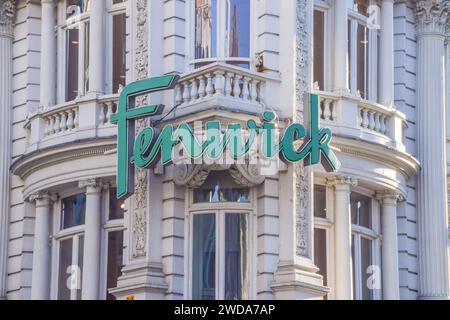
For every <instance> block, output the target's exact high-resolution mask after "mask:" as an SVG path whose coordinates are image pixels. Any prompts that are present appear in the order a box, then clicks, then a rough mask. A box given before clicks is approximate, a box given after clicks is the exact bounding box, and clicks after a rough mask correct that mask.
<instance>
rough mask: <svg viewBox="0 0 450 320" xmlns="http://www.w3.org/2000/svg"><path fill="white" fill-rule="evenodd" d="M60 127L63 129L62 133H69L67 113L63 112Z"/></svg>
mask: <svg viewBox="0 0 450 320" xmlns="http://www.w3.org/2000/svg"><path fill="white" fill-rule="evenodd" d="M60 127H61V132H65V131H67V115H66V112H65V111H63V112H61V124H60Z"/></svg>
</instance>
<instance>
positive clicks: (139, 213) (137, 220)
mask: <svg viewBox="0 0 450 320" xmlns="http://www.w3.org/2000/svg"><path fill="white" fill-rule="evenodd" d="M147 5H148V2H147V1H146V0H136V46H135V61H134V64H135V67H134V69H135V74H136V80H142V79H146V78H147V77H148V72H149V70H148V23H149V22H148V13H147ZM147 102H148V97H147V96H140V97H137V98H136V106H144V105H147V104H148V103H147ZM147 126H148V120H147V119H139V120H137V121H136V134H138V133H139V132H140V131H141V130H142V129H143V128H145V127H147ZM147 185H148V174H147V170H142V169H136V173H135V193H134V196H133V201H132V203H133V204H132V250H131V252H132V258H141V257H145V256H146V254H147V250H146V242H147V193H148V187H147Z"/></svg>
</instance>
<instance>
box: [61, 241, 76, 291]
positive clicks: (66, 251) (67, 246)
mask: <svg viewBox="0 0 450 320" xmlns="http://www.w3.org/2000/svg"><path fill="white" fill-rule="evenodd" d="M72 242H73V240H72V239H67V240H63V241H61V242H60V245H59V274H58V300H70V299H71V293H70V288H68V287H67V279H68V278H69V276H70V274H68V273H67V270H68V269H69V267H70V266H71V265H72Z"/></svg>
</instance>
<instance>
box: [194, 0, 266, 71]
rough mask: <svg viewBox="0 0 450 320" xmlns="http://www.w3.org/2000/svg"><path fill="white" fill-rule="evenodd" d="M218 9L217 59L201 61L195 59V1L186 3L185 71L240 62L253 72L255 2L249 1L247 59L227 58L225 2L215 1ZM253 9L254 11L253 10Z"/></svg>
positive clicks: (222, 0)
mask: <svg viewBox="0 0 450 320" xmlns="http://www.w3.org/2000/svg"><path fill="white" fill-rule="evenodd" d="M217 1H218V3H219V4H218V8H217V17H216V19H217V31H216V39H217V57H212V58H203V59H195V16H196V14H195V1H186V17H188V18H187V23H188V32H187V39H186V40H187V43H188V45H187V46H186V47H187V50H186V51H187V54H186V57H187V59H186V63H187V65H186V67H187V70H195V69H198V68H200V66H199V67H196V65H198V64H201V67H203V66H205V65H208V64H211V63H215V62H221V63H229V62H241V63H248V64H249V70H251V71H255V70H256V69H255V66H254V63H253V61H254V56H255V54H256V48H257V45H256V25H257V19H256V8H257V7H259V5H258V2H257V0H249V1H250V46H249V57H248V58H247V57H227V56H226V52H225V51H226V50H225V46H224V45H223V44H224V43H225V31H226V24H225V19H224V17H225V13H226V5H225V0H217ZM254 8H255V9H254ZM236 66H237V67H239V66H238V65H236Z"/></svg>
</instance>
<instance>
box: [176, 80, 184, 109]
mask: <svg viewBox="0 0 450 320" xmlns="http://www.w3.org/2000/svg"><path fill="white" fill-rule="evenodd" d="M181 91H182V90H181V86H180V85H179V84H177V85H176V87H175V104H176V105H179V104H181V103H182V102H183V95H182V94H181Z"/></svg>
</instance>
